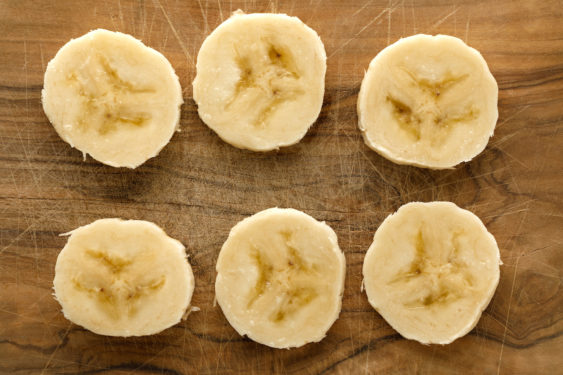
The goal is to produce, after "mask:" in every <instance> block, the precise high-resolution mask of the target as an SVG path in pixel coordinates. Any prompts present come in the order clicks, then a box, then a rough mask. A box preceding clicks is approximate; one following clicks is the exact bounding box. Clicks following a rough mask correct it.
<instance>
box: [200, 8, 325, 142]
mask: <svg viewBox="0 0 563 375" xmlns="http://www.w3.org/2000/svg"><path fill="white" fill-rule="evenodd" d="M325 72H326V53H325V50H324V46H323V44H322V42H321V39H320V38H319V36H318V35H317V33H316V32H315V31H314V30H312V29H311V28H309V27H307V26H306V25H305V24H304V23H303V22H301V21H300V20H299V19H298V18H296V17H289V16H287V15H285V14H268V13H256V14H244V13H242V12H240V11H238V12H235V13H234V14H233V15H232V16H231V18H229V19H228V20H226V21H225V22H223V23H222V24H221V25H220V26H219V27H217V29H215V30H214V31H213V32H212V33H211V34H210V35H209V36H208V37H207V38H206V39H205V41H204V42H203V44H202V46H201V49H200V51H199V54H198V57H197V75H196V77H195V80H194V82H193V97H194V100H195V102H196V103H197V105H198V113H199V116H200V117H201V119H202V120H203V121H204V122H205V123H206V124H207V125H208V126H209V127H210V128H211V129H213V130H214V131H215V132H216V133H217V134H218V135H219V136H220V137H221V138H222V139H223V140H224V141H225V142H228V143H230V144H232V145H233V146H236V147H239V148H246V149H250V150H253V151H269V150H273V149H277V148H279V147H282V146H289V145H292V144H294V143H297V142H298V141H299V140H300V139H301V138H303V136H304V135H305V133H306V132H307V129H308V128H309V127H310V126H311V124H313V122H314V121H315V120H316V119H317V117H318V115H319V112H320V109H321V105H322V101H323V95H324V78H325Z"/></svg>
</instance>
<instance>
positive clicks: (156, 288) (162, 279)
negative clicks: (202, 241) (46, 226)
mask: <svg viewBox="0 0 563 375" xmlns="http://www.w3.org/2000/svg"><path fill="white" fill-rule="evenodd" d="M54 287H55V296H56V298H57V300H58V301H59V302H60V304H61V305H62V308H63V313H64V315H65V317H66V318H67V319H69V320H70V321H72V322H73V323H76V324H78V325H80V326H82V327H84V328H86V329H88V330H90V331H92V332H95V333H98V334H100V335H107V336H124V337H126V336H142V335H151V334H155V333H158V332H160V331H162V330H164V329H166V328H168V327H170V326H172V325H174V324H176V323H178V322H179V321H180V320H181V319H182V317H183V316H184V314H185V313H186V312H187V309H188V307H189V305H190V301H191V298H192V293H193V290H194V276H193V273H192V269H191V267H190V264H189V263H188V261H187V259H186V254H185V252H184V246H183V245H182V244H181V243H180V242H179V241H177V240H175V239H172V238H170V237H168V236H167V235H166V233H164V231H163V230H162V229H161V228H159V227H158V226H156V225H155V224H153V223H150V222H148V221H141V220H127V221H124V220H121V219H101V220H97V221H95V222H93V223H91V224H89V225H86V226H83V227H80V228H77V229H75V230H73V231H72V232H71V235H70V237H69V239H68V242H67V244H66V246H65V247H64V248H63V250H62V251H61V253H60V254H59V257H58V258H57V264H56V267H55V280H54Z"/></svg>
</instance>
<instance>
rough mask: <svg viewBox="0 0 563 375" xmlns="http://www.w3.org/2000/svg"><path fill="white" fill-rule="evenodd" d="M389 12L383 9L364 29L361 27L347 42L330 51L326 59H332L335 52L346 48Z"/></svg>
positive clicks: (387, 9)
mask: <svg viewBox="0 0 563 375" xmlns="http://www.w3.org/2000/svg"><path fill="white" fill-rule="evenodd" d="M387 12H389V8H385V9H383V10H382V11H381V12H380V13H379V14H378V15H377V16H375V17H374V18H373V19H372V20H371V21H369V22H368V23H367V24H366V25H365V26H364V27H362V28H361V29H360V31H358V32H357V33H356V34H355V35H354V36H353V37H352V38H350V39H348V40H347V41H345V42H344V43H342V44H341V45H340V46H339V47H338V48H337V49H335V50H334V51H332V53H331V54H330V55H329V56H328V58H330V57H332V56H333V55H334V54H335V53H336V52H338V51H340V50H342V48H344V47H346V46H347V45H348V44H349V43H350V42H351V41H353V40H354V39H356V37H358V35H360V34H361V33H362V32H364V30H365V29H367V28H368V27H370V26H371V25H372V24H373V23H374V22H375V21H377V20H378V19H380V18H381V17H382V16H383V15H384V14H385V13H387Z"/></svg>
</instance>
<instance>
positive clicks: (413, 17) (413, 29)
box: [411, 0, 416, 34]
mask: <svg viewBox="0 0 563 375" xmlns="http://www.w3.org/2000/svg"><path fill="white" fill-rule="evenodd" d="M411 14H412V31H413V34H416V17H415V16H414V0H411Z"/></svg>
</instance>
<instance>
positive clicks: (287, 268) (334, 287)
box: [215, 208, 346, 348]
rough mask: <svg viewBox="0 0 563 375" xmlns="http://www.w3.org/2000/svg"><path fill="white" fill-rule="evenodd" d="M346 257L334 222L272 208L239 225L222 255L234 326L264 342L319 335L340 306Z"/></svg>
mask: <svg viewBox="0 0 563 375" xmlns="http://www.w3.org/2000/svg"><path fill="white" fill-rule="evenodd" d="M345 263H346V262H345V259H344V254H343V253H342V251H341V250H340V248H339V247H338V242H337V239H336V234H335V233H334V231H333V230H332V229H331V228H330V227H329V226H328V225H326V224H325V223H321V222H318V221H316V220H315V219H313V218H312V217H310V216H309V215H307V214H305V213H303V212H300V211H297V210H294V209H280V208H270V209H267V210H265V211H261V212H259V213H257V214H255V215H253V216H251V217H249V218H246V219H244V220H243V221H241V222H240V223H238V224H237V225H235V226H234V227H233V228H232V230H231V233H230V234H229V238H228V239H227V241H226V242H225V244H224V245H223V247H222V249H221V252H220V254H219V259H218V260H217V279H216V281H215V293H216V298H217V302H218V303H219V305H220V306H221V309H222V310H223V313H224V314H225V316H226V317H227V320H228V321H229V323H230V324H231V325H232V326H233V328H234V329H235V330H236V331H237V332H238V333H239V334H241V335H246V336H248V337H249V338H251V339H252V340H254V341H256V342H259V343H261V344H264V345H268V346H270V347H273V348H290V347H299V346H302V345H305V344H307V343H309V342H317V341H320V340H321V339H322V338H323V337H324V336H325V335H326V332H327V331H328V329H329V328H330V327H331V326H332V324H333V323H334V321H335V320H336V319H337V318H338V315H339V313H340V308H341V305H342V293H343V290H344V275H345V272H346V270H345Z"/></svg>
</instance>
